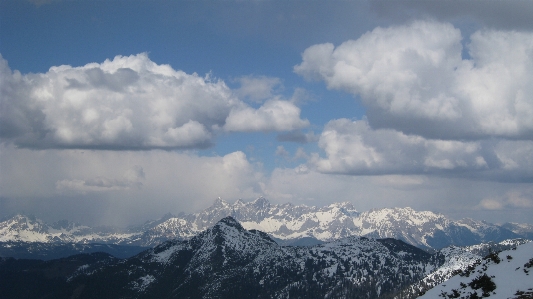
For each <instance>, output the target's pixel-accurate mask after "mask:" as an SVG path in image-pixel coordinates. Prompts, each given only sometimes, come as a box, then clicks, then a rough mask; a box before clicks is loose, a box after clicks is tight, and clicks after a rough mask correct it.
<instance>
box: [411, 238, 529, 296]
mask: <svg viewBox="0 0 533 299" xmlns="http://www.w3.org/2000/svg"><path fill="white" fill-rule="evenodd" d="M456 274H457V275H455V276H453V277H452V278H450V279H448V280H446V281H445V282H443V283H441V284H439V285H437V286H435V287H434V288H432V289H430V290H428V291H427V292H426V293H425V294H424V295H423V296H421V297H420V298H428V299H433V298H464V299H467V298H483V297H488V298H512V299H527V298H533V242H529V243H526V244H524V245H521V246H518V247H517V248H516V249H515V250H507V251H502V252H499V253H493V254H490V255H489V256H487V257H485V258H484V259H483V260H480V261H478V262H476V263H475V264H473V265H472V266H471V267H470V268H469V269H464V270H459V271H456Z"/></svg>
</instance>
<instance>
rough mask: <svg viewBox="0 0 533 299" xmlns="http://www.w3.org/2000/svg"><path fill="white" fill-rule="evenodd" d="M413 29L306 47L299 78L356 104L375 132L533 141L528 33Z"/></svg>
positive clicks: (532, 39)
mask: <svg viewBox="0 0 533 299" xmlns="http://www.w3.org/2000/svg"><path fill="white" fill-rule="evenodd" d="M461 42H462V36H461V32H460V31H459V30H458V29H456V28H454V27H453V26H452V25H451V24H447V23H437V22H431V21H417V22H413V23H412V24H410V25H407V26H395V27H389V28H376V29H374V30H373V31H372V32H368V33H366V34H364V35H363V36H361V37H360V38H359V39H357V40H350V41H346V42H344V43H342V44H341V45H339V46H337V47H335V46H334V45H333V44H319V45H314V46H312V47H309V48H308V49H306V50H305V52H304V53H303V55H302V58H303V61H302V63H301V64H300V65H297V66H295V68H294V70H295V72H297V73H298V74H300V75H302V76H304V77H306V78H309V79H317V80H324V81H325V82H326V84H327V86H328V88H331V89H339V90H344V91H347V92H350V93H352V94H354V95H358V96H360V97H361V100H362V102H363V104H364V105H365V106H367V107H368V111H367V114H368V119H369V122H370V124H371V125H372V126H373V127H380V128H394V129H397V130H401V131H403V132H405V133H409V134H417V135H421V136H424V137H426V138H434V139H455V138H473V137H476V138H477V137H487V136H500V137H511V138H519V139H530V138H531V137H532V136H533V101H532V100H531V99H532V98H531V97H532V96H531V95H532V94H533V85H532V84H531V82H532V81H533V55H531V53H532V51H533V33H521V32H514V31H512V32H508V31H495V30H485V31H478V32H476V33H474V34H473V35H472V36H471V37H470V44H469V45H468V48H469V53H470V56H471V57H472V59H471V60H467V59H463V58H462V56H461V54H462V53H461V52H462V44H461Z"/></svg>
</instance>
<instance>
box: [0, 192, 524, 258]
mask: <svg viewBox="0 0 533 299" xmlns="http://www.w3.org/2000/svg"><path fill="white" fill-rule="evenodd" d="M227 216H231V217H233V218H234V219H236V220H237V221H239V222H240V223H241V224H242V226H243V227H244V228H246V229H257V230H260V231H263V232H266V233H267V234H269V235H270V236H271V237H272V238H273V239H275V240H276V241H277V242H278V243H280V244H282V245H314V244H319V243H321V242H329V241H333V240H337V239H340V238H345V237H349V236H362V237H371V238H376V239H381V238H393V239H398V240H402V241H404V242H406V243H408V244H411V245H414V246H417V247H419V248H423V249H440V248H444V247H446V246H450V245H456V246H469V245H474V244H479V243H482V242H500V241H503V240H506V239H514V238H531V236H532V234H533V226H532V225H529V224H516V223H506V224H504V225H501V226H499V225H495V224H491V223H487V222H485V221H478V220H473V219H468V218H467V219H462V220H458V221H454V220H451V219H448V218H446V217H445V216H444V215H442V214H437V213H433V212H429V211H415V210H413V209H411V208H382V209H374V210H370V211H366V212H358V211H357V210H356V209H355V208H354V206H353V205H352V204H350V203H347V202H345V203H335V204H331V205H329V206H325V207H315V206H305V205H292V204H290V203H287V204H271V203H270V202H268V200H266V199H265V198H258V199H256V200H254V201H252V202H246V203H245V202H243V201H241V200H237V201H236V202H234V203H233V204H230V203H228V202H226V201H224V200H222V199H220V198H218V199H216V200H215V202H214V204H213V205H212V206H210V207H209V208H207V209H205V210H203V211H200V212H198V213H193V214H180V215H178V216H174V215H172V214H167V215H165V216H164V217H162V218H161V219H159V220H154V221H149V222H146V223H145V224H144V225H142V226H138V227H130V228H127V229H117V228H110V227H88V226H84V225H80V224H77V223H74V222H69V221H66V220H64V221H59V222H55V223H52V224H47V223H45V222H43V221H41V220H39V219H37V218H35V217H30V216H24V215H16V216H14V217H11V218H8V219H5V220H4V221H2V222H0V242H3V243H5V242H41V243H77V244H94V243H100V244H116V245H129V246H141V247H153V246H156V245H158V244H160V243H162V242H165V241H167V240H173V239H179V240H187V239H190V238H192V237H193V236H195V235H197V234H199V233H200V232H202V231H204V230H206V229H208V228H209V227H211V226H213V225H215V224H216V222H217V221H218V220H220V219H222V218H224V217H227ZM19 244H20V243H19Z"/></svg>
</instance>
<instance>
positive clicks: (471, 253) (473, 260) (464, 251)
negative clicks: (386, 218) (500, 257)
mask: <svg viewBox="0 0 533 299" xmlns="http://www.w3.org/2000/svg"><path fill="white" fill-rule="evenodd" d="M528 242H530V241H529V240H525V239H514V240H505V241H502V242H500V243H493V242H489V243H481V244H477V245H473V246H466V247H458V246H454V245H452V246H449V247H446V248H443V249H441V250H439V252H438V254H440V255H442V256H444V263H443V264H442V265H441V266H440V267H438V268H437V269H436V270H435V271H433V272H431V273H430V274H428V275H426V277H424V278H423V279H422V280H420V281H418V282H417V283H415V284H413V285H411V286H410V287H409V288H408V290H405V291H404V294H405V296H406V297H405V298H404V299H407V298H416V297H418V295H419V294H421V293H425V292H426V291H427V290H429V289H431V288H433V287H435V286H436V285H439V284H441V283H443V282H445V281H447V280H448V279H450V278H451V277H453V276H454V275H456V274H457V273H460V272H462V271H467V270H468V269H470V268H472V267H474V266H475V265H477V264H479V263H480V262H481V261H482V260H483V258H484V257H486V256H488V255H490V254H492V253H493V252H499V251H504V250H511V249H516V248H517V247H518V246H520V245H522V244H526V243H528ZM407 294H409V295H408V296H407Z"/></svg>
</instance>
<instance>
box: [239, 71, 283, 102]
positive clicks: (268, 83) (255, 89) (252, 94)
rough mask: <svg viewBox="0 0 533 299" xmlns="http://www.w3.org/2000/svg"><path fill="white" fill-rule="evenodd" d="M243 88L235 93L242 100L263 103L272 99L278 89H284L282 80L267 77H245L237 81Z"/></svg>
mask: <svg viewBox="0 0 533 299" xmlns="http://www.w3.org/2000/svg"><path fill="white" fill-rule="evenodd" d="M237 81H238V82H239V83H240V84H241V87H240V88H239V89H237V90H235V93H236V94H237V95H238V96H239V97H240V98H242V99H246V100H250V101H252V102H262V101H263V100H266V99H269V98H272V97H273V96H274V95H275V94H276V93H277V92H276V90H277V89H278V88H282V86H281V80H280V79H279V78H274V77H265V76H245V77H241V78H239V79H238V80H237Z"/></svg>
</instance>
